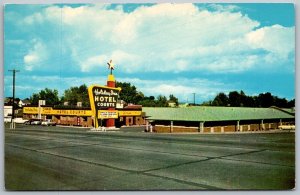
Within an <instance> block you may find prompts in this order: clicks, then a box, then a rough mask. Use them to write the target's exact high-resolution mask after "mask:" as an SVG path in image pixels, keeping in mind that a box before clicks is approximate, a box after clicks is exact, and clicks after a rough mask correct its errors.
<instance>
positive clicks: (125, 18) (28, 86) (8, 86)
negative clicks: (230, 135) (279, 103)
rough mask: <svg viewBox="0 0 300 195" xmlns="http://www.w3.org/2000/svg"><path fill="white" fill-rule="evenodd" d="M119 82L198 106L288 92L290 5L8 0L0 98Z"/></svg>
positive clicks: (291, 77) (291, 81)
mask: <svg viewBox="0 0 300 195" xmlns="http://www.w3.org/2000/svg"><path fill="white" fill-rule="evenodd" d="M110 59H112V60H113V62H114V63H115V67H116V70H115V71H114V74H115V77H116V79H117V80H118V81H122V82H130V83H132V84H134V85H135V86H137V88H138V90H140V91H142V92H143V93H144V94H145V95H147V96H149V95H154V96H158V95H159V94H162V95H165V96H169V94H174V95H175V96H176V97H179V100H180V101H181V102H185V101H189V102H192V100H193V93H196V102H197V103H201V102H203V101H207V100H210V99H212V98H213V97H214V96H215V95H216V94H217V93H219V92H225V93H228V92H229V91H233V90H238V91H240V90H243V91H244V92H245V93H246V94H248V95H258V94H259V93H264V92H271V93H272V94H274V95H277V96H279V97H282V98H283V97H284V98H287V99H293V98H295V21H294V6H293V4H254V3H253V4H252V3H251V4H249V3H247V4H112V5H110V4H96V5H94V4H73V5H72V4H64V5H56V4H55V5H13V4H11V5H6V6H5V10H4V95H5V96H12V75H11V72H8V70H9V69H13V68H16V69H18V70H20V72H18V73H17V80H16V96H17V97H20V98H26V97H30V96H31V95H32V93H37V92H39V91H40V90H41V89H44V88H46V87H48V88H50V89H57V90H58V91H59V94H60V95H63V92H64V90H66V89H68V88H69V87H71V86H79V85H81V84H86V85H90V84H103V85H104V84H105V83H106V77H107V74H108V73H109V70H108V69H107V65H106V62H108V61H109V60H110Z"/></svg>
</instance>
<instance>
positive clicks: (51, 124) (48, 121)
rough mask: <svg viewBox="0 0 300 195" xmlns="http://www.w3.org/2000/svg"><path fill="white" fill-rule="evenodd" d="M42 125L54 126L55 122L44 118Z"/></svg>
mask: <svg viewBox="0 0 300 195" xmlns="http://www.w3.org/2000/svg"><path fill="white" fill-rule="evenodd" d="M42 125H45V126H55V125H56V122H53V121H51V120H49V119H48V120H45V121H43V122H42Z"/></svg>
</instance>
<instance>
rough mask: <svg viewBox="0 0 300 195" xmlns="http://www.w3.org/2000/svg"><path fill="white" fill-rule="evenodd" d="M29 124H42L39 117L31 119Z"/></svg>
mask: <svg viewBox="0 0 300 195" xmlns="http://www.w3.org/2000/svg"><path fill="white" fill-rule="evenodd" d="M30 124H31V125H41V124H42V120H41V119H35V120H32V121H31V123H30Z"/></svg>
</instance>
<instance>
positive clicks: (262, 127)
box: [260, 119, 265, 130]
mask: <svg viewBox="0 0 300 195" xmlns="http://www.w3.org/2000/svg"><path fill="white" fill-rule="evenodd" d="M260 126H261V129H260V130H264V129H265V127H264V126H265V125H264V120H263V119H262V120H261V123H260Z"/></svg>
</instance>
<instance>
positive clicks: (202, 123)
mask: <svg viewBox="0 0 300 195" xmlns="http://www.w3.org/2000/svg"><path fill="white" fill-rule="evenodd" d="M199 131H200V133H204V122H200V124H199Z"/></svg>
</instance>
